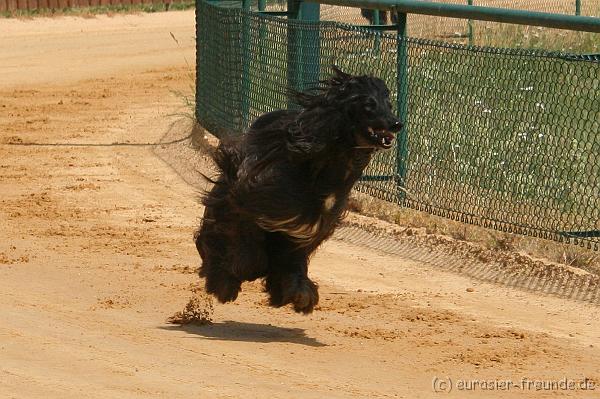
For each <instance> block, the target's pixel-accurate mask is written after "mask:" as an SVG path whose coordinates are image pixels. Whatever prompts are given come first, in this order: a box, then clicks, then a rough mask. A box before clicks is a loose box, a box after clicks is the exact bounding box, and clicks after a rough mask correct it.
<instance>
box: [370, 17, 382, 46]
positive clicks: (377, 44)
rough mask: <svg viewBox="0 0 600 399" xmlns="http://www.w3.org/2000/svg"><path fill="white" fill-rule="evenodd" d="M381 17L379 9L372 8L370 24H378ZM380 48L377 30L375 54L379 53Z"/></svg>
mask: <svg viewBox="0 0 600 399" xmlns="http://www.w3.org/2000/svg"><path fill="white" fill-rule="evenodd" d="M380 24H381V18H380V12H379V10H373V23H372V25H380ZM379 49H380V40H379V31H375V54H377V55H379Z"/></svg>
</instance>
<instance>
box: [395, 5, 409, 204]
mask: <svg viewBox="0 0 600 399" xmlns="http://www.w3.org/2000/svg"><path fill="white" fill-rule="evenodd" d="M397 16H398V18H397V19H398V35H397V41H398V50H397V54H396V57H397V59H396V63H397V74H398V78H397V82H398V98H397V104H398V117H399V118H400V121H402V123H403V124H404V127H403V128H402V130H401V131H400V132H399V133H398V139H397V140H398V141H397V147H396V163H397V169H396V173H397V178H398V180H397V182H396V183H397V184H398V186H399V187H400V189H399V190H398V196H399V198H400V200H403V199H404V197H405V190H404V187H405V186H406V163H407V161H408V137H407V133H408V125H407V122H408V121H407V114H408V49H407V44H408V43H407V42H406V13H403V12H399V13H397Z"/></svg>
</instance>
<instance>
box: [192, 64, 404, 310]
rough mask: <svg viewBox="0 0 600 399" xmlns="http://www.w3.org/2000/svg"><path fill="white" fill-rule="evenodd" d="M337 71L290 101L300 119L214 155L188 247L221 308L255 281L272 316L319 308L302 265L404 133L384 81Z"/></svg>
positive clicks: (276, 115)
mask: <svg viewBox="0 0 600 399" xmlns="http://www.w3.org/2000/svg"><path fill="white" fill-rule="evenodd" d="M334 71H335V74H334V76H332V77H331V78H330V79H328V80H326V81H324V82H322V86H321V87H319V88H317V89H314V90H311V91H308V92H304V93H295V99H296V101H297V103H298V104H299V105H300V106H301V109H300V110H279V111H274V112H270V113H267V114H264V115H262V116H260V117H259V118H258V119H257V120H256V121H255V122H254V123H253V124H252V126H251V127H250V128H249V130H248V131H247V132H246V134H244V135H242V136H240V137H237V138H235V139H231V140H224V141H222V142H221V144H220V145H219V147H218V148H217V150H216V152H215V155H214V158H215V163H216V165H217V167H218V168H219V175H218V177H217V178H216V179H215V180H211V181H212V182H213V183H214V186H213V188H212V190H211V191H210V192H208V193H207V194H206V195H205V196H204V198H203V204H204V205H205V212H204V218H203V222H202V224H201V226H200V228H199V229H198V231H197V233H196V235H195V241H196V247H197V248H198V252H199V253H200V256H201V258H202V267H201V269H200V276H201V277H205V278H206V291H207V292H208V293H211V294H214V295H215V296H216V297H217V298H218V300H219V301H221V302H228V301H233V300H235V299H236V298H237V296H238V292H239V291H240V286H241V283H242V281H252V280H255V279H257V278H261V277H265V288H266V291H267V292H268V293H269V296H270V304H271V305H272V306H275V307H279V306H283V305H286V304H290V303H291V304H293V306H294V309H295V310H296V311H297V312H303V313H310V312H312V310H313V307H314V306H315V305H316V304H317V302H318V300H319V295H318V291H317V285H316V284H315V283H313V282H312V281H311V280H310V279H309V278H308V276H307V271H308V260H309V257H310V256H311V254H312V253H313V252H314V251H315V250H316V249H317V247H318V246H319V245H320V244H321V243H322V242H323V240H325V239H326V238H328V237H329V236H330V235H331V234H332V233H333V231H334V229H335V227H336V225H337V224H338V222H339V221H340V220H341V218H342V217H343V214H344V211H345V208H346V203H347V200H348V196H349V193H350V190H351V189H352V186H353V185H354V183H355V182H356V181H357V179H358V178H359V177H360V176H361V174H362V172H363V170H364V168H365V167H366V166H367V164H368V163H369V160H370V159H371V156H372V154H373V153H374V152H375V151H377V150H380V149H388V148H390V147H391V146H392V143H393V140H394V133H395V132H398V131H399V130H400V129H401V128H402V124H401V123H400V121H399V120H398V119H397V118H396V116H394V114H393V113H392V107H391V104H390V100H389V91H388V89H387V87H386V86H385V83H384V82H383V81H382V80H380V79H378V78H375V77H371V76H352V75H349V74H346V73H344V72H342V71H340V70H339V69H337V68H334Z"/></svg>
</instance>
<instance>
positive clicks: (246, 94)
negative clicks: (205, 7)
mask: <svg viewBox="0 0 600 399" xmlns="http://www.w3.org/2000/svg"><path fill="white" fill-rule="evenodd" d="M241 39H242V40H241V42H242V43H241V45H242V46H241V47H242V48H241V53H242V86H241V89H240V97H241V101H240V104H241V109H240V125H241V126H239V128H240V130H245V129H246V128H247V127H248V124H249V122H250V0H242V38H241Z"/></svg>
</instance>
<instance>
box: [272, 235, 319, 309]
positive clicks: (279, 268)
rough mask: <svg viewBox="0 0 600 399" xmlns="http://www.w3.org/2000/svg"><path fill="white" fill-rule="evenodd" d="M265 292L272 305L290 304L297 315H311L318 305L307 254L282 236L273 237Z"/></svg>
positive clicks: (315, 287)
mask: <svg viewBox="0 0 600 399" xmlns="http://www.w3.org/2000/svg"><path fill="white" fill-rule="evenodd" d="M268 256H269V271H268V273H267V277H266V290H267V292H268V293H269V297H270V298H269V304H270V305H271V306H275V307H280V306H284V305H287V304H289V303H291V304H292V305H293V306H294V310H295V311H296V312H302V313H305V314H308V313H311V312H312V311H313V308H314V307H315V306H316V305H317V303H318V302H319V292H318V287H317V285H316V284H315V283H314V282H312V281H311V280H310V279H309V278H308V274H307V273H308V253H307V252H306V251H305V250H303V249H302V248H298V247H297V245H296V244H295V243H293V242H291V241H290V240H289V239H288V238H286V237H285V236H283V235H282V234H278V233H275V234H273V235H272V236H271V239H270V240H269V246H268Z"/></svg>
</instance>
